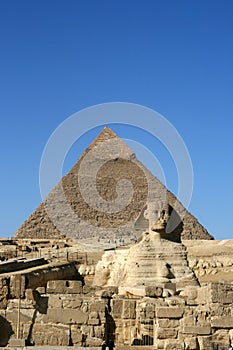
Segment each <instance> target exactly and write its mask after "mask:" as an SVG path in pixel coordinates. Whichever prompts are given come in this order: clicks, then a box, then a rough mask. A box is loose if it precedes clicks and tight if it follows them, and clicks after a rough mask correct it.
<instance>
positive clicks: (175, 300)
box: [0, 129, 233, 350]
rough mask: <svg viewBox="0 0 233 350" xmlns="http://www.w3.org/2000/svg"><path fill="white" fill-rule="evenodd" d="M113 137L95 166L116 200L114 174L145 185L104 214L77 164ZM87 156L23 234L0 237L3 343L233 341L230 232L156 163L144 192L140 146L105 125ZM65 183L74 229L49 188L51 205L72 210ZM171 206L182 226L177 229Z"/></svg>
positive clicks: (219, 345)
mask: <svg viewBox="0 0 233 350" xmlns="http://www.w3.org/2000/svg"><path fill="white" fill-rule="evenodd" d="M112 139H113V140H114V143H113V145H114V148H113V149H112V148H111V147H112V144H110V146H109V147H110V151H111V156H113V157H114V161H113V162H112V161H109V160H107V163H106V162H105V165H104V168H102V170H101V171H100V172H99V173H98V177H97V182H96V183H97V186H99V192H100V193H101V195H102V196H103V197H105V199H107V200H109V201H110V202H111V201H112V200H113V198H116V190H115V187H114V186H115V184H116V182H117V181H119V180H120V179H122V178H124V176H125V174H127V179H129V180H132V179H133V180H132V181H134V189H135V191H136V194H135V197H134V196H133V197H132V202H133V204H132V205H131V206H130V205H128V206H127V209H126V210H125V211H124V210H120V213H115V214H113V213H112V212H111V211H110V214H111V215H106V212H103V213H102V212H101V210H100V209H101V208H98V207H96V208H95V209H94V210H93V211H91V209H90V207H88V206H86V204H85V203H84V201H83V200H81V199H80V196H81V191H80V189H79V188H78V185H77V184H78V181H77V178H76V174H77V172H78V169H79V168H80V167H81V161H82V159H83V157H85V154H88V152H90V151H91V150H93V148H94V149H95V147H96V145H98V144H99V143H101V142H104V144H105V142H107V144H108V141H109V140H110V141H111V140H112ZM97 148H98V147H97ZM104 149H107V148H106V144H105V147H104ZM114 152H115V153H114ZM85 154H84V155H83V156H82V157H81V160H79V161H78V163H77V164H76V165H75V166H74V168H73V169H72V170H71V172H70V173H68V175H66V177H65V178H63V179H62V181H61V183H60V184H58V186H57V187H56V188H55V189H54V190H53V191H52V192H51V194H50V195H49V196H48V198H47V199H46V200H45V201H44V202H43V203H42V204H41V205H40V206H39V208H37V209H36V211H35V212H34V213H33V214H32V215H31V216H30V218H29V219H28V220H27V221H26V222H25V223H24V224H23V225H22V226H21V228H20V229H19V230H18V231H17V233H16V235H15V237H14V238H13V239H12V240H2V241H0V258H1V260H2V262H1V263H0V346H1V347H3V348H5V347H6V349H19V348H21V349H22V348H29V347H30V348H33V347H34V348H37V349H41V348H40V347H43V346H44V348H47V349H49V347H50V346H55V347H56V349H57V348H59V347H61V348H63V349H69V348H71V349H72V348H73V349H75V348H76V349H82V348H83V347H88V348H89V349H90V350H91V349H101V344H102V342H103V341H104V340H106V341H107V340H110V339H111V340H113V341H114V343H115V347H116V349H122V350H124V349H125V350H127V349H135V350H136V349H148V350H150V349H169V350H170V349H178V350H181V349H182V350H185V349H186V350H188V349H189V350H216V349H218V350H220V349H221V350H227V349H228V348H229V345H230V343H231V342H233V283H232V280H233V261H232V248H233V241H231V240H228V241H215V240H213V237H212V236H211V235H209V234H208V232H207V231H206V230H205V229H204V228H203V227H202V226H201V225H200V224H199V223H198V221H197V219H195V218H194V217H193V216H192V215H191V214H190V213H188V212H187V210H186V209H185V208H183V206H182V205H181V203H179V202H177V201H176V198H175V196H174V195H173V194H171V193H170V192H169V191H167V190H166V191H165V196H164V186H163V185H162V184H161V183H160V182H159V181H158V180H157V179H156V178H154V177H153V176H152V175H151V174H150V173H149V172H148V171H147V170H143V172H144V171H145V173H146V174H147V179H148V178H149V179H151V181H149V185H148V182H147V185H148V187H146V190H148V193H147V196H145V186H147V185H145V178H144V175H143V172H141V170H140V169H142V165H141V164H140V169H139V170H138V169H137V168H138V166H139V165H138V164H139V162H138V161H137V160H136V158H135V156H134V155H133V154H132V151H131V150H129V149H128V148H127V147H126V146H125V145H124V144H123V143H122V141H120V140H119V139H118V138H117V137H116V135H115V134H114V133H113V132H112V131H111V130H109V129H104V131H103V132H102V133H101V134H100V135H99V137H98V138H97V140H95V141H94V143H93V144H92V145H91V146H90V147H89V148H88V149H87V151H86V152H85ZM122 154H124V158H123V160H122V161H121V160H120V159H121V156H122ZM125 157H126V159H125ZM127 157H128V158H127ZM105 158H106V155H105V154H103V157H102V160H103V159H104V160H106V159H105ZM132 159H133V162H134V164H133V167H132V173H131V170H130V169H129V165H130V166H131V165H132V164H131V161H132ZM91 162H95V159H93V158H92V159H91ZM135 164H136V165H137V167H135ZM110 174H114V178H113V177H111V176H110ZM137 176H138V177H137ZM62 184H63V185H64V187H65V191H64V192H65V193H66V198H68V202H69V203H70V205H71V206H72V208H73V210H74V211H75V212H76V214H77V215H79V217H80V220H79V221H78V220H77V221H75V222H73V221H72V220H69V219H70V217H69V214H70V213H68V212H66V211H64V212H62V211H59V210H58V214H57V215H58V216H59V218H60V220H61V222H62V221H63V220H64V221H65V220H66V219H67V226H66V231H59V229H58V228H57V227H55V224H54V222H57V221H56V220H54V221H53V219H54V218H53V217H52V218H51V217H50V216H49V215H48V213H47V212H46V205H47V204H48V203H50V204H51V203H52V202H51V198H53V200H54V202H53V208H56V209H59V208H60V206H61V208H64V206H63V203H62V200H63V199H64V197H62V193H61V186H62ZM86 186H87V185H86ZM124 186H126V184H123V188H124ZM84 188H85V186H84ZM87 192H88V191H87ZM91 193H92V189H91V191H90V192H88V195H90V194H91ZM161 193H162V194H163V198H162V199H161V197H160V196H159V194H161ZM46 201H47V204H46V203H45V202H46ZM174 207H175V211H174ZM49 213H50V214H52V215H53V214H54V213H55V210H54V211H52V212H51V211H50V212H49ZM172 213H175V215H174V214H173V220H175V221H176V224H177V225H176V226H175V227H173V229H172V230H169V229H168V228H169V225H170V226H171V222H172V221H171V218H172ZM108 214H109V213H108ZM67 215H68V216H67ZM114 215H115V217H114ZM129 217H130V218H131V220H130V222H127V218H129ZM56 219H58V218H56ZM95 220H96V222H95ZM86 222H88V225H89V226H88V227H91V231H85V229H86V228H87V225H86V224H85V223H86ZM119 223H124V225H123V226H122V225H120V224H119ZM90 224H91V225H90ZM114 225H115V226H114ZM58 226H59V224H58ZM59 227H60V229H61V228H62V227H63V226H62V225H61V226H59ZM106 229H107V232H109V235H107V236H106ZM72 230H74V232H72Z"/></svg>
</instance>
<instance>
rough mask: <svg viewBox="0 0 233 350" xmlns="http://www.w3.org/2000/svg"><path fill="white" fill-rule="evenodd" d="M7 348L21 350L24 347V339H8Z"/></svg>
mask: <svg viewBox="0 0 233 350" xmlns="http://www.w3.org/2000/svg"><path fill="white" fill-rule="evenodd" d="M8 346H9V347H11V348H17V349H23V348H24V347H25V339H16V338H10V340H9V345H8Z"/></svg>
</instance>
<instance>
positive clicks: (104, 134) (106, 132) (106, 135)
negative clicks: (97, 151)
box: [97, 126, 119, 141]
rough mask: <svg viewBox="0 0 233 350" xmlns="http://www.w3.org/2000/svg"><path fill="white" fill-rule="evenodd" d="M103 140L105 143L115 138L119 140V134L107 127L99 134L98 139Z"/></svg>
mask: <svg viewBox="0 0 233 350" xmlns="http://www.w3.org/2000/svg"><path fill="white" fill-rule="evenodd" d="M99 137H101V138H103V141H104V140H107V139H112V138H114V137H116V138H119V137H118V136H117V134H116V133H115V132H114V131H113V130H112V129H111V128H110V127H109V126H105V127H104V128H103V129H102V131H101V132H100V133H99V135H98V136H97V138H99Z"/></svg>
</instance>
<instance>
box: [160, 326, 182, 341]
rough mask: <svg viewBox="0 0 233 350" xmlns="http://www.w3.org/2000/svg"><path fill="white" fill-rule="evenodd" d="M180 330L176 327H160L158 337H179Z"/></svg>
mask: <svg viewBox="0 0 233 350" xmlns="http://www.w3.org/2000/svg"><path fill="white" fill-rule="evenodd" d="M177 335H178V330H177V329H175V328H158V329H157V338H158V339H168V338H172V339H174V338H177Z"/></svg>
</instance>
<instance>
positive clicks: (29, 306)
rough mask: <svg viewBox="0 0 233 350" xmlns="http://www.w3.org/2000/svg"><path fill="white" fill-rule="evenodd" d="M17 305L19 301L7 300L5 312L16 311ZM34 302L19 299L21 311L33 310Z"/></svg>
mask: <svg viewBox="0 0 233 350" xmlns="http://www.w3.org/2000/svg"><path fill="white" fill-rule="evenodd" d="M18 305H19V299H9V300H8V304H7V310H12V309H17V308H18ZM34 306H35V302H33V301H32V300H27V299H21V308H22V309H34Z"/></svg>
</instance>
